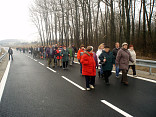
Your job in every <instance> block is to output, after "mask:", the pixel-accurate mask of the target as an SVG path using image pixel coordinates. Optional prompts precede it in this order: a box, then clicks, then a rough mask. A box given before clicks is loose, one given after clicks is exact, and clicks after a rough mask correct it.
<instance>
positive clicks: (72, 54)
mask: <svg viewBox="0 0 156 117" xmlns="http://www.w3.org/2000/svg"><path fill="white" fill-rule="evenodd" d="M68 51H69V53H70V57H73V56H74V53H75V51H74V49H73V48H68Z"/></svg>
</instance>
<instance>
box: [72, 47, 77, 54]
mask: <svg viewBox="0 0 156 117" xmlns="http://www.w3.org/2000/svg"><path fill="white" fill-rule="evenodd" d="M72 48H73V49H74V54H75V53H77V48H76V47H74V46H73V47H72Z"/></svg>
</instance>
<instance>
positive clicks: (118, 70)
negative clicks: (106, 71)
mask: <svg viewBox="0 0 156 117" xmlns="http://www.w3.org/2000/svg"><path fill="white" fill-rule="evenodd" d="M115 70H116V76H117V77H118V76H119V72H120V69H119V66H117V65H116V64H115Z"/></svg>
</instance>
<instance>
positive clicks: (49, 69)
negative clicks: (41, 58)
mask: <svg viewBox="0 0 156 117" xmlns="http://www.w3.org/2000/svg"><path fill="white" fill-rule="evenodd" d="M47 68H48V69H49V70H51V71H52V72H54V73H56V71H55V70H53V69H51V68H50V67H47Z"/></svg>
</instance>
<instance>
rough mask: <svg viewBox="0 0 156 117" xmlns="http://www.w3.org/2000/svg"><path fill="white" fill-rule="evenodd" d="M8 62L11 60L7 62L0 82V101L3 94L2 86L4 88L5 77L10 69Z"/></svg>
mask: <svg viewBox="0 0 156 117" xmlns="http://www.w3.org/2000/svg"><path fill="white" fill-rule="evenodd" d="M10 64H11V60H10V61H9V62H8V65H7V67H6V70H5V72H4V75H3V77H2V80H1V82H0V102H1V99H2V96H3V91H4V88H5V84H6V81H7V77H8V73H9V69H10Z"/></svg>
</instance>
